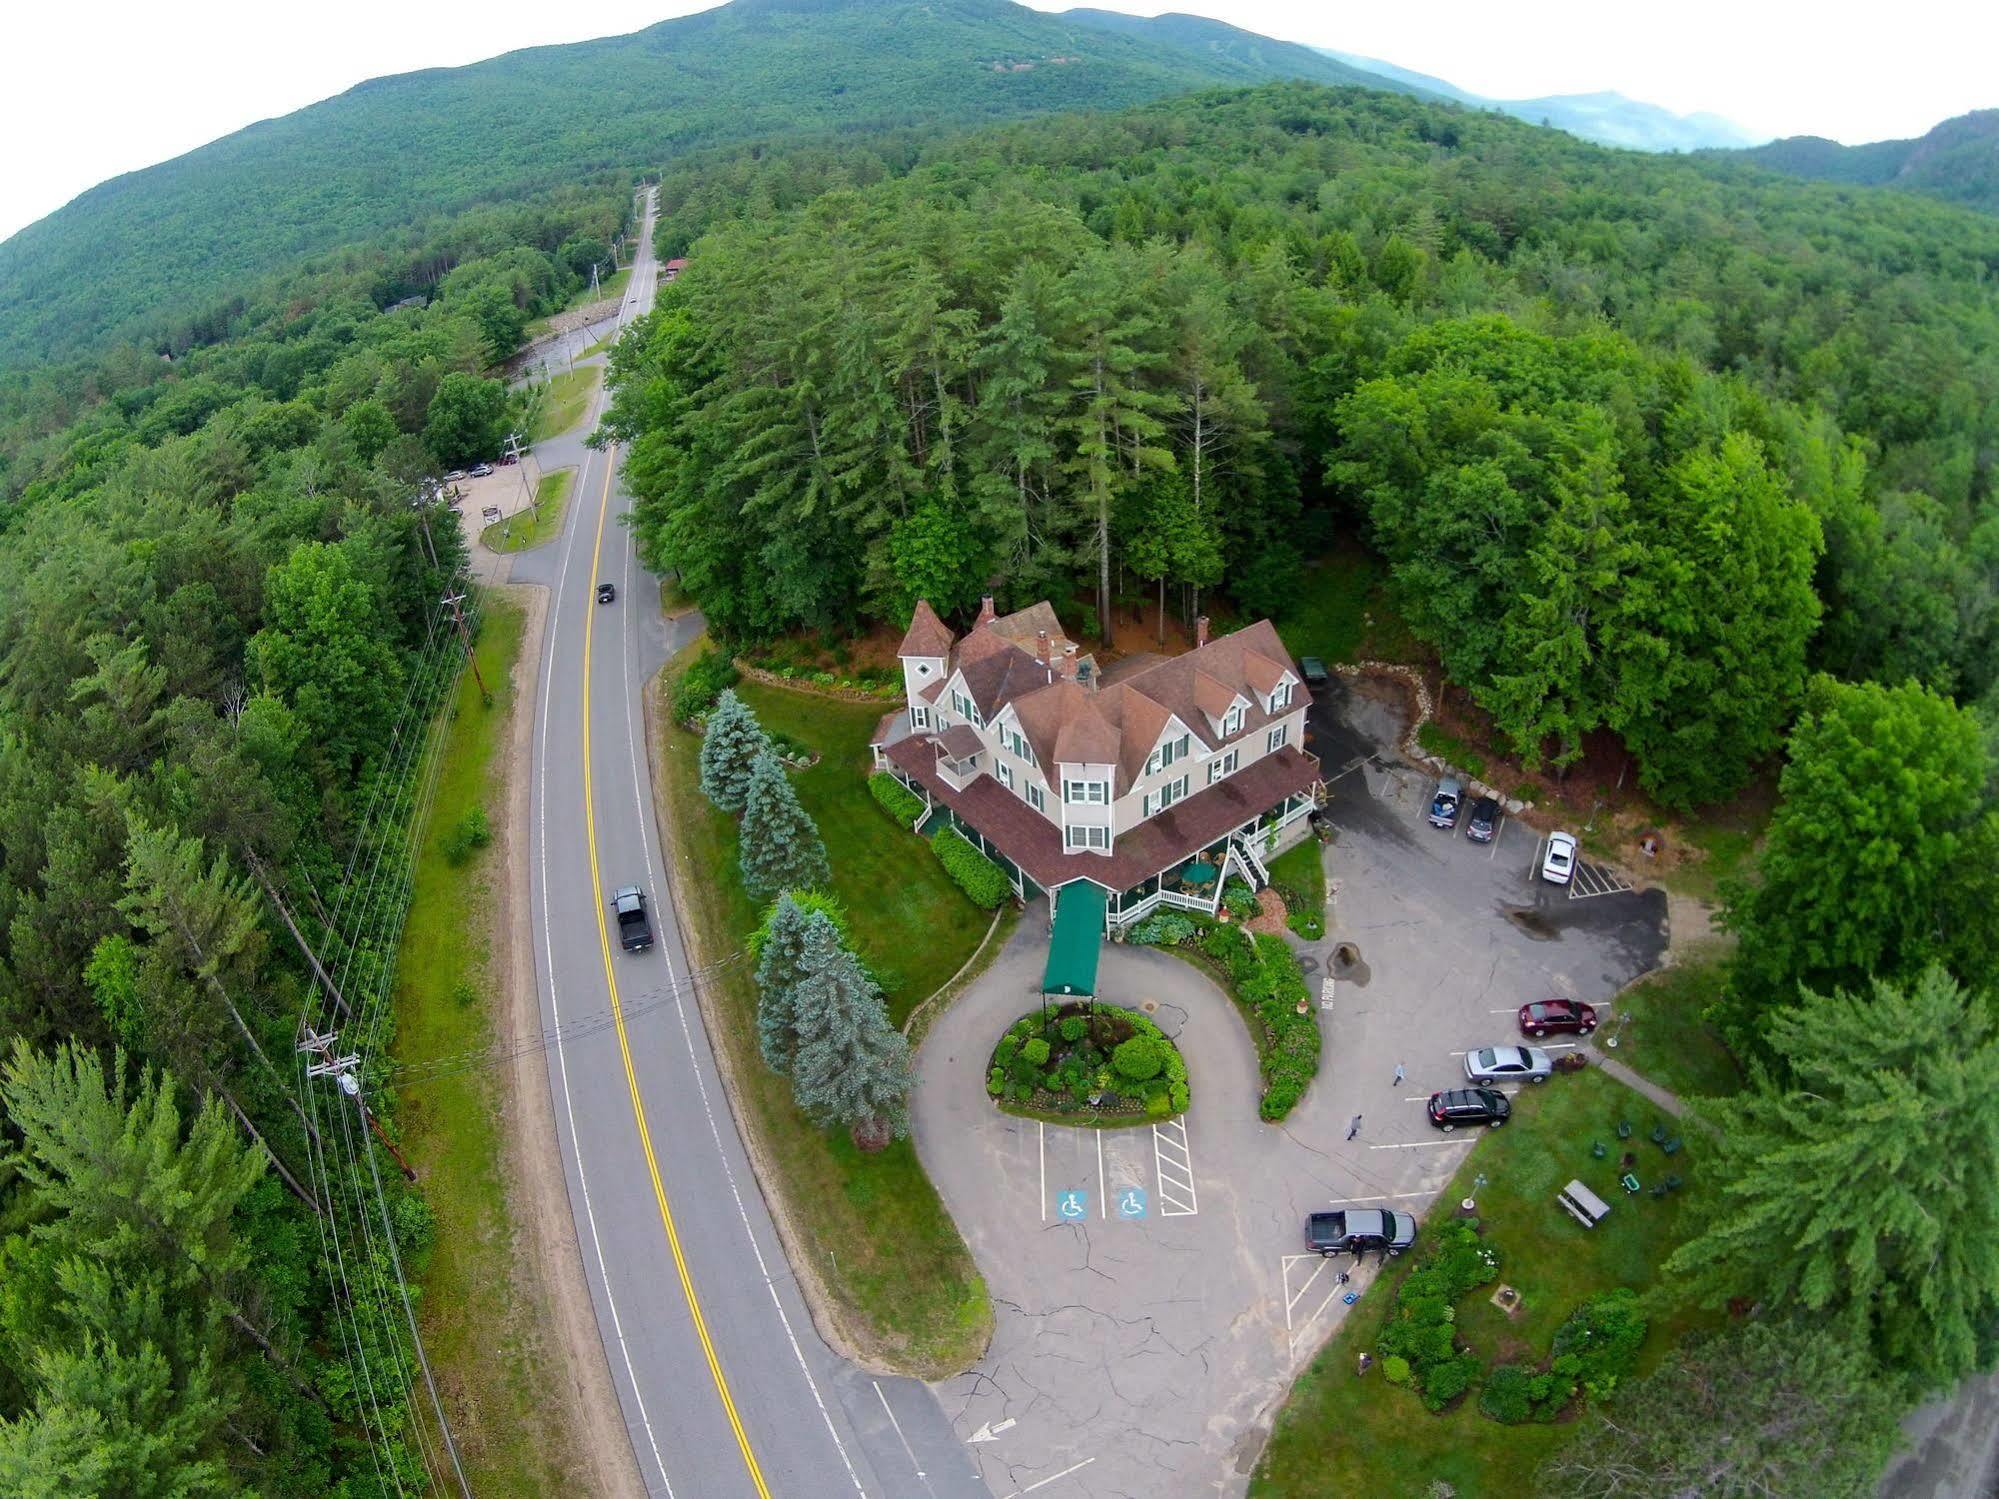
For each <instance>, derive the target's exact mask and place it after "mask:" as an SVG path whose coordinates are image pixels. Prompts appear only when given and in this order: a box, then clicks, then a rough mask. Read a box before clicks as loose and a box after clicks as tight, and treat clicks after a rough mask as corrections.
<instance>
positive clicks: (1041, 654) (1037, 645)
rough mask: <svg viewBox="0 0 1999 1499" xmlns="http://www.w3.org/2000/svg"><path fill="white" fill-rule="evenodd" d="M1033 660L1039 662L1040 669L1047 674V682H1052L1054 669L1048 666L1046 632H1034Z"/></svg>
mask: <svg viewBox="0 0 1999 1499" xmlns="http://www.w3.org/2000/svg"><path fill="white" fill-rule="evenodd" d="M1034 659H1035V660H1037V661H1039V662H1040V663H1041V666H1042V669H1043V670H1044V671H1046V672H1047V673H1048V680H1049V681H1051V682H1052V681H1054V680H1055V669H1054V668H1053V667H1052V666H1050V665H1049V664H1048V632H1047V631H1046V630H1037V631H1035V641H1034Z"/></svg>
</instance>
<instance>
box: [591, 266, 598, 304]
mask: <svg viewBox="0 0 1999 1499" xmlns="http://www.w3.org/2000/svg"><path fill="white" fill-rule="evenodd" d="M599 290H600V288H599V286H598V284H597V262H596V261H594V260H593V261H591V262H590V300H591V301H593V302H594V301H596V300H597V293H598V291H599Z"/></svg>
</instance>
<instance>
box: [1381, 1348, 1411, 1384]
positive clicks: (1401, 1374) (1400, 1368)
mask: <svg viewBox="0 0 1999 1499" xmlns="http://www.w3.org/2000/svg"><path fill="white" fill-rule="evenodd" d="M1381 1377H1382V1378H1383V1379H1385V1380H1387V1381H1388V1382H1389V1383H1390V1384H1407V1383H1409V1377H1410V1373H1409V1360H1408V1359H1406V1358H1403V1357H1402V1356H1401V1355H1399V1354H1394V1353H1391V1354H1389V1355H1388V1357H1387V1358H1385V1359H1383V1360H1382V1361H1381Z"/></svg>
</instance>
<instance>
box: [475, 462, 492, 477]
mask: <svg viewBox="0 0 1999 1499" xmlns="http://www.w3.org/2000/svg"><path fill="white" fill-rule="evenodd" d="M492 472H493V465H492V464H490V463H475V464H473V465H472V477H473V478H475V479H485V478H489V477H491V475H492Z"/></svg>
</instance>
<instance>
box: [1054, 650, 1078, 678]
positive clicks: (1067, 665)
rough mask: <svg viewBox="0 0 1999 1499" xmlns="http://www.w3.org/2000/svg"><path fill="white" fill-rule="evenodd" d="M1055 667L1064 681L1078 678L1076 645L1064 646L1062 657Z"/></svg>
mask: <svg viewBox="0 0 1999 1499" xmlns="http://www.w3.org/2000/svg"><path fill="white" fill-rule="evenodd" d="M1055 669H1056V671H1058V672H1059V673H1061V676H1062V680H1063V681H1065V682H1073V681H1075V680H1076V647H1075V646H1074V645H1065V646H1064V647H1063V648H1062V659H1061V660H1060V661H1058V662H1056V663H1055Z"/></svg>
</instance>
